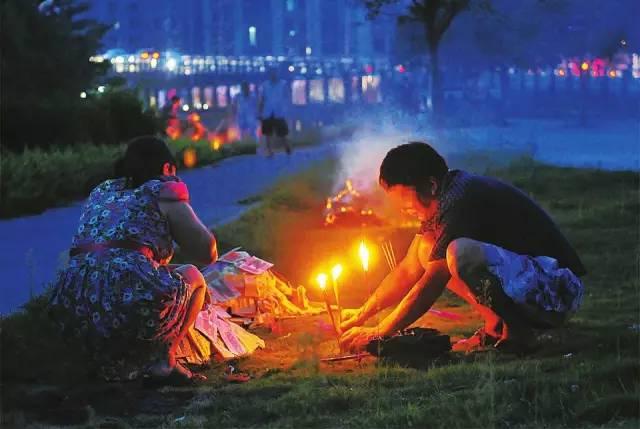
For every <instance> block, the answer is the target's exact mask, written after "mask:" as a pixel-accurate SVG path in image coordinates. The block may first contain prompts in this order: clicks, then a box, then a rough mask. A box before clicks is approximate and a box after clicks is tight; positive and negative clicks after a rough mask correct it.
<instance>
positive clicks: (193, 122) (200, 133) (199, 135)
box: [187, 112, 207, 142]
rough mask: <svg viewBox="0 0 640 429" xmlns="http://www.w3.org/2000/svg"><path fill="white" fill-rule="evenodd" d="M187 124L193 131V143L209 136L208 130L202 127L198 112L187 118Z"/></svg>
mask: <svg viewBox="0 0 640 429" xmlns="http://www.w3.org/2000/svg"><path fill="white" fill-rule="evenodd" d="M187 122H188V123H189V126H190V127H191V129H192V132H191V141H194V142H195V141H199V140H202V139H203V138H204V137H205V135H206V134H207V129H206V128H205V126H204V125H202V121H201V118H200V115H199V114H198V113H196V112H192V113H190V114H189V116H187Z"/></svg>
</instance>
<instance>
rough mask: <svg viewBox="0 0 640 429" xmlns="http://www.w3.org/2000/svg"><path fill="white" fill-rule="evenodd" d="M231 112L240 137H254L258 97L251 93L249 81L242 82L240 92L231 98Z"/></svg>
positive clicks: (256, 125) (256, 126)
mask: <svg viewBox="0 0 640 429" xmlns="http://www.w3.org/2000/svg"><path fill="white" fill-rule="evenodd" d="M231 112H232V115H233V118H234V121H235V123H236V126H237V127H238V130H239V132H240V138H241V139H245V138H251V139H255V138H256V130H257V128H258V98H257V97H256V96H255V95H254V94H253V93H251V88H250V87H249V82H242V84H241V89H240V93H239V94H237V95H236V96H235V97H234V98H233V102H232V103H231Z"/></svg>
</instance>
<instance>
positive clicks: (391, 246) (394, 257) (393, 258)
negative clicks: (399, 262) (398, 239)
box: [387, 241, 396, 268]
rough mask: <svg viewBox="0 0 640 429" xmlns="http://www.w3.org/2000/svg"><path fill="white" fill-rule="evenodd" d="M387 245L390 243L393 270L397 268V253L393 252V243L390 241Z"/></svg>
mask: <svg viewBox="0 0 640 429" xmlns="http://www.w3.org/2000/svg"><path fill="white" fill-rule="evenodd" d="M387 243H389V249H390V250H391V260H392V261H393V268H395V267H396V252H394V250H393V243H392V242H391V241H388V242H387Z"/></svg>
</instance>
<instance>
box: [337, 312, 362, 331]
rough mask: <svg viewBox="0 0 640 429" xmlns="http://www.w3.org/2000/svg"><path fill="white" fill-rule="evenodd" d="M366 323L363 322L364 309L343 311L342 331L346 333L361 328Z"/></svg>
mask: <svg viewBox="0 0 640 429" xmlns="http://www.w3.org/2000/svg"><path fill="white" fill-rule="evenodd" d="M364 322H365V321H364V320H362V309H360V308H354V309H347V310H342V323H341V324H340V330H341V331H342V332H346V331H348V330H349V329H351V328H353V327H355V326H360V325H362V324H363V323H364Z"/></svg>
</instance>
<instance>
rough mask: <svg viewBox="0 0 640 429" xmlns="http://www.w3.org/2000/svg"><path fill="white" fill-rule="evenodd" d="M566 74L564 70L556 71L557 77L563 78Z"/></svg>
mask: <svg viewBox="0 0 640 429" xmlns="http://www.w3.org/2000/svg"><path fill="white" fill-rule="evenodd" d="M566 74H567V72H565V71H564V69H559V70H558V76H560V77H565V75H566Z"/></svg>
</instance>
